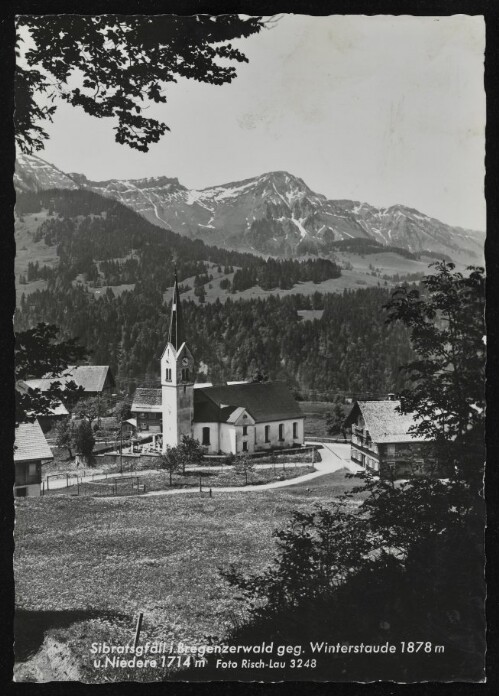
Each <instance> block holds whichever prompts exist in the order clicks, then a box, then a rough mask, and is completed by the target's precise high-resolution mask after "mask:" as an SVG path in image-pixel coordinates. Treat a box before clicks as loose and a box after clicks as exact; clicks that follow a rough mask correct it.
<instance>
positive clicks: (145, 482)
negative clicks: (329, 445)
mask: <svg viewBox="0 0 499 696" xmlns="http://www.w3.org/2000/svg"><path fill="white" fill-rule="evenodd" d="M313 471H315V469H314V467H313V466H312V465H308V466H307V465H300V464H298V463H288V464H287V465H286V464H285V463H282V464H276V466H275V470H274V468H256V469H255V470H254V471H252V472H248V485H251V486H257V485H261V484H264V483H271V482H272V481H285V480H287V479H290V478H295V477H297V476H303V475H304V474H311V473H312V472H313ZM112 481H113V479H112V477H111V478H109V479H107V480H106V481H98V482H96V483H82V484H80V486H79V487H77V486H70V487H69V488H64V489H56V490H49V491H48V492H47V493H46V495H93V496H97V495H112V494H113V492H112V490H111V485H112ZM117 481H118V486H117V495H136V494H137V491H136V489H135V488H134V486H136V485H137V483H139V484H140V485H141V486H145V491H146V492H147V493H150V492H151V491H162V490H167V489H169V488H170V475H169V473H168V472H167V471H154V472H148V473H144V474H141V475H140V476H136V475H135V474H134V473H133V472H130V474H129V476H128V475H127V477H126V479H124V480H123V481H121V482H120V479H119V478H118V479H117ZM200 484H201V485H202V487H203V489H204V490H207V489H209V488H214V489H216V488H223V487H229V486H230V487H232V486H245V485H246V478H245V476H244V474H238V473H237V472H236V471H235V470H234V468H233V467H228V466H227V467H225V468H224V470H223V471H207V470H204V471H188V470H187V471H186V472H185V474H182V473H181V472H179V473H175V474H174V475H173V479H172V489H179V488H198V487H199V485H200Z"/></svg>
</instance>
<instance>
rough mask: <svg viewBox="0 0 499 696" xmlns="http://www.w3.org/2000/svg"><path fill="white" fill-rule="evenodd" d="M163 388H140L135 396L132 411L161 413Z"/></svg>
mask: <svg viewBox="0 0 499 696" xmlns="http://www.w3.org/2000/svg"><path fill="white" fill-rule="evenodd" d="M161 399H162V392H161V387H159V388H158V387H139V388H138V389H136V390H135V394H134V395H133V403H132V407H131V409H130V410H131V411H154V412H157V413H159V412H160V411H161Z"/></svg>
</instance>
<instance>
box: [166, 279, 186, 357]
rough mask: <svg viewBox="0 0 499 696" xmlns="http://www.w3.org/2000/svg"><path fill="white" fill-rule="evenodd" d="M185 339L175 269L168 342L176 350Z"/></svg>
mask: <svg viewBox="0 0 499 696" xmlns="http://www.w3.org/2000/svg"><path fill="white" fill-rule="evenodd" d="M184 341H185V329H184V320H183V318H182V305H181V304H180V293H179V290H178V281H177V269H175V283H174V286H173V300H172V313H171V318H170V331H169V332H168V343H171V344H172V346H173V347H174V348H175V350H177V351H178V349H179V348H180V346H181V345H182V343H184Z"/></svg>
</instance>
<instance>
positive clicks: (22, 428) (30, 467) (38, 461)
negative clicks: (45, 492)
mask: <svg viewBox="0 0 499 696" xmlns="http://www.w3.org/2000/svg"><path fill="white" fill-rule="evenodd" d="M53 458H54V456H53V454H52V450H51V449H50V447H49V446H48V443H47V440H46V439H45V435H44V434H43V431H42V428H41V426H40V423H39V422H38V421H37V420H35V421H34V422H33V423H20V424H19V425H18V426H17V428H16V440H15V446H14V467H15V479H14V496H15V497H17V498H28V497H29V498H31V497H35V496H39V495H40V488H41V482H42V464H45V463H46V462H49V461H50V460H52V459H53Z"/></svg>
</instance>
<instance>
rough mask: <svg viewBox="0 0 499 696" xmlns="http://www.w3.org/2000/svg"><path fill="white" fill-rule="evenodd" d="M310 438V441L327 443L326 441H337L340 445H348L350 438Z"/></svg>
mask: <svg viewBox="0 0 499 696" xmlns="http://www.w3.org/2000/svg"><path fill="white" fill-rule="evenodd" d="M310 440H311V441H312V442H323V443H324V444H327V443H328V442H331V443H332V442H337V443H338V444H342V445H349V444H350V443H351V440H348V439H346V438H344V437H315V436H314V437H311V438H310Z"/></svg>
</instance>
